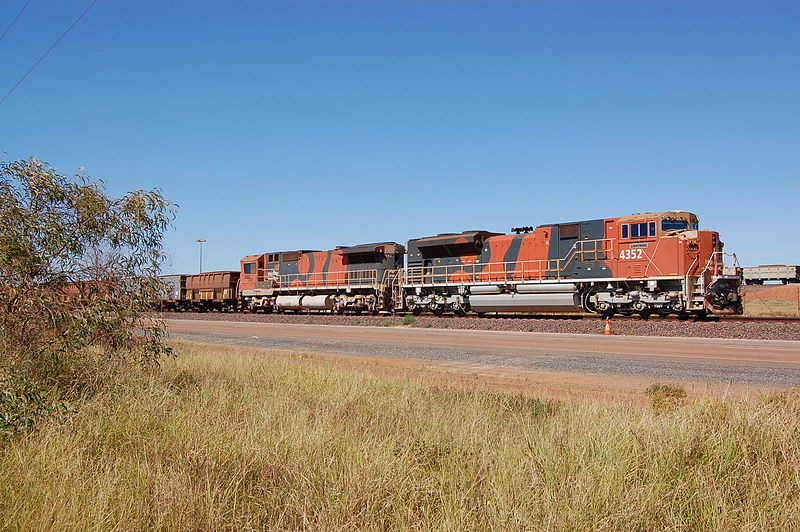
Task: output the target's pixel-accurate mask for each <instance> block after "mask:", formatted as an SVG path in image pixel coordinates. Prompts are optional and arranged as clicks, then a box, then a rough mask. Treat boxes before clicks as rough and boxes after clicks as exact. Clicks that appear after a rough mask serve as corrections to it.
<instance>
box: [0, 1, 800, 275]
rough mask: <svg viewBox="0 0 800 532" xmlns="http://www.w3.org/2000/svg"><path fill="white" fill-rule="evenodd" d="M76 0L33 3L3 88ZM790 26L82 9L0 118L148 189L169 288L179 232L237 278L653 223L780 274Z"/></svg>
mask: <svg viewBox="0 0 800 532" xmlns="http://www.w3.org/2000/svg"><path fill="white" fill-rule="evenodd" d="M25 1H26V0H3V1H2V2H0V32H2V31H4V30H5V28H6V27H7V25H8V23H9V22H11V20H12V19H13V18H14V16H15V15H16V14H17V12H18V11H19V9H20V8H21V7H22V6H23V5H24V4H25ZM88 4H89V0H81V1H77V0H63V1H58V2H55V1H53V0H32V1H31V3H30V5H29V6H28V7H27V9H26V10H25V11H24V12H23V14H22V16H21V17H20V18H19V20H18V21H17V23H16V24H15V25H14V26H13V27H12V28H11V30H10V31H9V32H8V34H7V35H6V37H5V38H4V39H3V40H2V41H0V65H2V68H0V92H1V93H3V94H4V93H5V92H6V91H7V90H8V89H9V88H11V87H12V86H13V85H14V84H15V83H16V82H17V81H18V80H19V78H20V77H21V76H22V75H23V74H24V73H25V71H26V70H27V69H28V68H29V67H30V66H31V65H32V64H33V63H34V62H35V61H36V59H37V58H38V57H39V56H40V55H41V54H42V52H44V50H46V49H47V47H48V46H50V44H52V42H53V41H54V40H55V39H56V38H57V37H58V35H59V34H60V33H61V32H62V31H63V30H64V29H65V28H66V27H67V26H68V25H69V24H70V23H71V22H72V21H73V20H74V19H75V17H77V16H78V15H79V14H80V12H81V11H82V10H83V9H84V8H85V7H86V6H87V5H88ZM798 28H800V2H798V1H791V2H781V1H764V2H760V1H752V2H740V1H735V0H722V1H718V2H703V1H697V0H693V1H686V2H681V1H646V0H631V1H627V2H622V1H619V2H614V1H602V0H600V1H585V2H577V1H576V2H572V1H556V0H553V1H548V2H533V1H531V2H521V1H520V2H516V1H501V0H494V1H482V2H476V1H468V0H460V1H433V0H429V1H412V0H403V1H394V2H389V1H376V0H364V1H349V0H336V1H331V0H325V1H319V2H307V1H301V0H292V1H282V2H278V1H236V0H216V1H214V2H211V1H203V0H190V1H169V0H158V1H155V0H153V1H150V0H135V1H134V0H99V1H98V2H97V4H96V5H95V6H94V7H93V8H92V9H91V10H90V11H89V13H88V14H87V15H86V16H85V17H84V18H83V19H82V20H81V21H80V22H79V23H78V24H77V25H76V26H75V27H74V29H73V30H72V32H71V33H69V34H68V35H67V36H66V37H65V38H64V40H63V41H62V42H61V43H60V44H59V45H58V46H57V47H56V48H55V49H54V50H53V52H52V53H51V54H50V55H49V56H48V57H47V58H46V59H45V60H44V61H43V62H42V63H41V64H40V65H39V66H38V68H37V69H36V70H35V71H34V72H33V73H32V74H31V75H30V77H28V79H27V80H26V81H25V82H24V83H22V84H21V85H20V87H19V88H18V89H17V90H16V92H14V93H13V94H12V95H11V96H10V97H9V98H8V99H7V100H6V102H5V103H4V104H2V105H0V156H2V158H4V159H9V158H18V157H28V156H36V157H38V158H40V159H42V160H45V161H48V162H50V163H51V164H53V165H54V166H55V167H56V168H57V169H58V170H59V171H61V172H63V173H73V172H75V171H77V169H78V168H80V167H85V168H86V172H87V173H88V174H89V175H91V176H92V177H95V178H102V179H104V180H106V181H107V182H108V183H109V188H110V189H111V191H112V192H114V193H122V192H124V191H126V190H129V189H132V188H152V187H160V188H161V189H162V190H163V192H164V194H165V195H166V196H167V197H168V198H170V199H171V200H173V201H174V202H176V203H178V204H179V205H180V209H179V214H178V218H177V220H176V221H175V226H174V229H173V230H172V231H171V232H170V234H169V236H168V238H167V246H168V250H169V251H170V253H171V255H172V257H173V259H172V265H171V267H170V270H172V271H175V272H186V273H193V272H195V271H196V270H197V262H198V257H197V255H198V253H197V251H198V250H197V244H196V243H195V239H197V238H205V239H207V241H208V242H207V243H206V245H205V249H204V269H206V270H210V269H238V260H239V258H241V257H242V256H244V255H247V254H251V253H258V252H265V251H274V250H283V249H297V248H310V249H330V248H332V247H334V246H336V245H350V244H357V243H363V242H373V241H384V240H396V241H399V242H404V241H405V240H407V239H408V238H413V237H419V236H425V235H430V234H436V233H440V232H455V231H462V230H465V229H488V230H494V231H508V230H509V229H510V228H511V227H512V226H519V225H539V224H544V223H552V222H559V221H573V220H580V219H592V218H602V217H611V216H621V215H625V214H631V213H634V212H646V211H659V210H667V209H681V210H689V211H692V212H695V213H697V214H698V215H699V217H700V221H701V226H702V227H704V228H707V229H712V228H713V229H716V230H719V231H720V233H721V235H722V240H723V241H724V242H725V243H726V250H728V251H735V252H737V254H738V256H739V258H740V261H741V262H742V263H743V264H744V265H753V264H770V263H787V262H788V263H792V264H798V263H800V223H798V217H800V212H798V211H800V31H798ZM0 97H2V96H1V95H0Z"/></svg>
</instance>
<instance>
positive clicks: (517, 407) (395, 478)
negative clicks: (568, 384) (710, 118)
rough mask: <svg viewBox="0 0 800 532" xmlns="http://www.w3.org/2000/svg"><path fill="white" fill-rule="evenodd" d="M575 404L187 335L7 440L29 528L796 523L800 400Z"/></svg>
mask: <svg viewBox="0 0 800 532" xmlns="http://www.w3.org/2000/svg"><path fill="white" fill-rule="evenodd" d="M671 404H672V407H670V408H658V409H650V408H644V409H637V408H630V407H609V406H607V405H604V404H598V403H586V404H582V405H569V406H568V405H562V404H558V403H551V402H543V401H538V400H535V399H528V398H522V397H515V396H505V395H498V394H491V393H487V392H482V391H463V390H454V389H448V388H442V387H434V386H430V385H424V384H422V383H419V382H411V381H403V380H400V381H398V380H394V381H390V380H382V379H379V378H376V377H371V376H363V375H357V374H352V373H343V372H336V371H331V370H330V369H322V368H319V367H317V366H315V365H314V364H312V363H310V362H309V360H308V359H307V358H306V357H304V356H303V355H284V354H278V353H275V354H273V355H266V354H265V353H264V352H263V351H262V352H247V351H243V350H238V351H236V350H233V349H222V348H213V349H212V348H208V349H204V350H198V349H196V348H192V347H188V346H183V347H181V348H180V357H179V358H178V359H177V360H175V361H169V362H168V363H166V364H165V365H164V368H163V371H162V372H161V373H160V374H158V375H154V376H142V375H131V376H129V378H127V379H126V380H125V381H124V382H122V383H120V384H118V385H116V386H114V387H112V388H110V389H109V390H107V391H105V392H104V393H102V394H101V395H99V396H96V397H95V398H93V399H91V400H87V401H86V402H85V403H84V404H81V405H79V407H80V413H79V415H78V416H77V418H76V419H75V422H74V424H73V426H72V427H64V426H55V425H53V426H45V427H41V428H40V429H39V430H38V431H37V432H36V433H34V434H32V435H31V436H30V437H28V438H25V439H22V440H17V441H16V442H13V443H11V444H10V445H8V446H7V447H6V448H5V449H3V450H0V523H1V524H2V527H3V528H7V529H19V530H110V529H114V530H143V529H161V530H300V529H303V530H410V529H411V530H589V529H594V530H734V529H737V530H754V531H755V530H771V529H772V530H789V529H797V528H798V527H800V506H799V504H800V503H798V500H800V489H798V488H800V457H799V456H798V451H800V423H799V422H798V419H800V418H799V417H798V414H800V398H798V397H797V396H796V395H795V394H793V393H787V394H782V395H773V396H769V397H753V398H750V399H704V400H702V401H693V400H692V399H691V398H689V399H688V400H686V401H681V402H675V403H671Z"/></svg>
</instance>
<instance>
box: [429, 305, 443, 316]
mask: <svg viewBox="0 0 800 532" xmlns="http://www.w3.org/2000/svg"><path fill="white" fill-rule="evenodd" d="M431 312H433V315H434V316H436V317H437V318H441V317H442V314H444V309H443V308H442V307H436V308H435V309H433V310H432V311H431Z"/></svg>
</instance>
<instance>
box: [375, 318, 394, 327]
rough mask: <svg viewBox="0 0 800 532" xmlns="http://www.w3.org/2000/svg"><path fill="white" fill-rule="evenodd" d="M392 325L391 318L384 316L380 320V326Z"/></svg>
mask: <svg viewBox="0 0 800 532" xmlns="http://www.w3.org/2000/svg"><path fill="white" fill-rule="evenodd" d="M391 326H392V320H390V319H389V318H383V319H382V320H381V321H380V323H378V327H391Z"/></svg>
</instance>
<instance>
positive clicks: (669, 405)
mask: <svg viewBox="0 0 800 532" xmlns="http://www.w3.org/2000/svg"><path fill="white" fill-rule="evenodd" d="M645 393H646V394H647V395H648V397H649V398H650V406H651V407H652V408H653V410H656V411H657V412H661V411H665V410H674V409H675V408H677V407H679V406H681V405H683V404H684V402H685V401H686V390H684V389H683V388H682V387H680V386H673V385H670V384H660V383H655V384H651V385H650V386H648V388H647V389H646V390H645Z"/></svg>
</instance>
